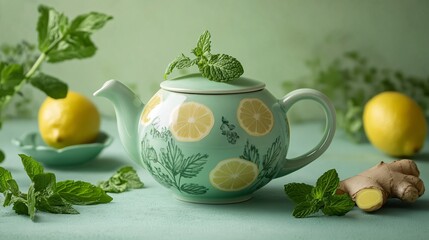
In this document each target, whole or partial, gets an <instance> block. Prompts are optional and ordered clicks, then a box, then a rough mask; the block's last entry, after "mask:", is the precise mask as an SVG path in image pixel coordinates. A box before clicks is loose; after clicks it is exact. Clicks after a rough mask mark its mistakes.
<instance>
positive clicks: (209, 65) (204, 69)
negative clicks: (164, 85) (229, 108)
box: [164, 31, 244, 82]
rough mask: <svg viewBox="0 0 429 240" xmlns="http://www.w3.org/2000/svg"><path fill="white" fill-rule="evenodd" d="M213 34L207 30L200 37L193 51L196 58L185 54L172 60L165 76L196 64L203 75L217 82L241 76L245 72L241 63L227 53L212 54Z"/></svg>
mask: <svg viewBox="0 0 429 240" xmlns="http://www.w3.org/2000/svg"><path fill="white" fill-rule="evenodd" d="M210 39H211V35H210V33H209V32H208V31H205V32H204V33H203V34H202V35H201V36H200V38H199V39H198V42H197V46H196V47H195V48H194V49H192V53H193V54H194V55H195V56H196V58H195V59H193V60H191V59H190V58H188V57H186V56H184V55H183V54H182V55H180V56H179V57H177V58H176V59H175V60H173V62H171V63H170V64H169V65H168V67H167V69H166V70H165V73H164V78H165V79H167V77H168V75H169V74H171V72H172V71H173V70H174V69H175V68H177V69H181V68H185V67H190V66H192V65H194V64H197V65H198V69H199V70H200V72H201V74H202V76H203V77H205V78H208V79H209V80H212V81H216V82H228V81H231V80H233V79H236V78H238V77H240V76H241V75H242V74H243V73H244V70H243V66H242V65H241V63H240V62H239V61H238V60H237V59H235V58H234V57H231V56H229V55H227V54H212V53H211V52H210V51H211V40H210Z"/></svg>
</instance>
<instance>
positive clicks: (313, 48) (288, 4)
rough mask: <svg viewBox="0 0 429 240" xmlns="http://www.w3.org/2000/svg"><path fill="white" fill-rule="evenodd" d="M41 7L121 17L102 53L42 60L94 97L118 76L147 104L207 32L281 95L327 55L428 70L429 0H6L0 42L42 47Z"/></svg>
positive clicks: (104, 38) (0, 12)
mask: <svg viewBox="0 0 429 240" xmlns="http://www.w3.org/2000/svg"><path fill="white" fill-rule="evenodd" d="M39 4H46V5H49V6H53V7H55V8H56V9H58V10H59V11H62V12H64V13H65V14H66V15H67V16H70V17H74V16H76V15H78V14H82V13H86V12H89V11H100V12H104V13H107V14H110V15H112V16H113V17H114V20H113V21H111V22H109V23H108V24H107V25H106V26H105V28H104V29H102V30H101V31H99V32H97V33H96V34H95V35H94V41H95V43H96V45H97V46H98V48H99V50H98V52H97V54H96V55H95V57H93V58H91V59H86V60H81V61H78V60H73V61H69V62H63V63H59V64H55V65H54V64H45V65H43V69H44V71H45V72H46V73H49V74H51V75H54V76H56V77H59V78H61V79H62V80H64V81H66V82H67V83H68V84H69V86H70V88H71V89H72V90H75V91H78V92H81V93H83V94H84V95H87V96H91V95H92V93H93V92H94V91H95V90H96V89H98V88H99V87H100V86H101V85H102V83H103V82H104V81H106V80H108V79H116V80H119V81H122V82H124V83H125V84H127V85H128V86H130V87H132V88H133V89H135V90H136V92H137V93H138V95H139V96H140V97H141V99H142V100H143V101H144V102H147V101H148V99H149V98H150V96H152V95H153V94H154V93H155V92H156V90H157V89H158V88H159V83H160V82H161V81H162V78H163V73H164V70H165V68H166V66H167V65H168V63H169V62H170V61H171V60H172V59H174V58H175V57H176V56H177V55H178V54H180V53H182V52H183V53H185V54H189V52H190V49H191V48H193V47H194V45H195V44H196V40H197V39H198V37H199V35H200V34H201V33H202V32H203V31H204V30H206V29H207V30H209V31H210V32H211V33H212V51H213V52H218V53H228V54H230V55H232V56H235V57H236V58H238V59H239V60H240V61H241V62H242V64H243V66H244V69H245V73H244V75H245V76H246V77H248V78H253V79H258V80H260V81H263V82H265V83H266V84H267V87H268V89H269V90H270V91H271V92H272V93H273V94H274V95H275V96H276V97H282V96H283V95H285V94H286V92H285V90H284V89H282V87H281V86H282V83H283V82H284V81H290V80H297V79H300V78H302V77H305V76H308V75H309V70H308V69H307V67H306V66H305V64H304V62H305V61H306V60H308V59H311V58H314V57H320V58H322V59H323V60H326V61H329V60H330V59H332V58H334V57H337V56H339V55H340V54H341V53H343V52H344V51H348V50H357V51H359V52H360V53H362V54H363V55H365V56H367V57H368V58H369V59H370V60H371V62H372V63H374V64H376V65H377V66H380V67H389V68H392V69H398V70H401V71H403V72H405V73H407V74H411V75H416V76H428V75H429V67H428V63H429V31H428V25H427V23H428V22H429V1H425V0H420V1H419V0H407V1H405V0H378V1H373V0H362V1H357V0H355V1H352V0H324V1H319V0H303V1H298V0H296V1H292V0H285V1H280V0H276V1H274V0H270V1H262V0H259V1H257V0H247V1H246V0H236V1H231V0H217V1H214V0H211V1H208V0H183V1H167V0H140V1H139V0H122V1H115V0H104V1H95V0H92V1H89V0H74V1H54V0H43V1H40V0H38V1H35V0H14V1H12V0H0V44H2V43H15V42H17V41H20V40H22V39H26V40H28V41H30V42H33V43H36V39H37V33H36V30H35V27H36V21H37V18H38V12H37V6H38V5H39ZM177 74H178V73H177V72H176V75H177ZM24 92H25V93H26V94H30V96H32V98H33V99H35V101H33V102H32V103H31V105H29V109H30V110H31V109H33V110H32V111H33V116H34V111H35V110H34V109H37V107H38V105H39V104H40V102H41V101H42V99H43V97H44V96H43V95H42V94H40V93H39V92H37V91H32V90H29V89H26V90H25V91H24ZM92 99H93V101H94V102H95V103H96V104H97V106H99V108H100V110H101V111H102V112H103V114H107V115H113V108H112V107H111V106H110V105H109V103H108V102H107V101H105V100H104V99H97V98H92ZM13 111H14V109H10V112H11V113H13Z"/></svg>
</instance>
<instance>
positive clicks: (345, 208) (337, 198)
mask: <svg viewBox="0 0 429 240" xmlns="http://www.w3.org/2000/svg"><path fill="white" fill-rule="evenodd" d="M323 202H324V206H323V208H322V212H323V213H324V214H325V215H329V216H333V215H335V216H343V215H344V214H346V213H348V212H349V211H350V210H352V209H353V207H354V206H355V202H353V200H352V199H351V198H350V196H349V195H348V194H341V195H336V194H334V195H332V196H329V197H327V198H325V199H324V201H323Z"/></svg>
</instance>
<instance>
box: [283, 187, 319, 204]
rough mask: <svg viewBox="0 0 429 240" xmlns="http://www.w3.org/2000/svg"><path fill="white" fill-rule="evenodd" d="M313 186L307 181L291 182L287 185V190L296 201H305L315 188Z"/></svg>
mask: <svg viewBox="0 0 429 240" xmlns="http://www.w3.org/2000/svg"><path fill="white" fill-rule="evenodd" d="M313 188H314V187H313V186H311V185H309V184H306V183H289V184H287V185H285V192H286V194H287V195H288V196H289V198H290V199H291V200H292V201H294V202H295V203H300V202H305V201H307V200H309V199H308V196H309V195H310V194H311V191H312V190H313Z"/></svg>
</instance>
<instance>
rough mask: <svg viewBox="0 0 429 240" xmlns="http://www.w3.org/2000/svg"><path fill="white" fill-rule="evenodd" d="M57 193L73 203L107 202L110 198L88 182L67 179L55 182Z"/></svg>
mask: <svg viewBox="0 0 429 240" xmlns="http://www.w3.org/2000/svg"><path fill="white" fill-rule="evenodd" d="M57 193H58V194H59V195H60V196H61V197H62V198H63V199H65V200H66V201H67V202H69V203H71V204H73V205H89V204H100V203H108V202H111V201H112V198H111V197H110V196H109V195H107V194H106V193H105V192H104V191H103V190H102V189H101V188H99V187H97V186H94V185H92V184H91V183H88V182H83V181H73V180H67V181H62V182H58V183H57Z"/></svg>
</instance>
